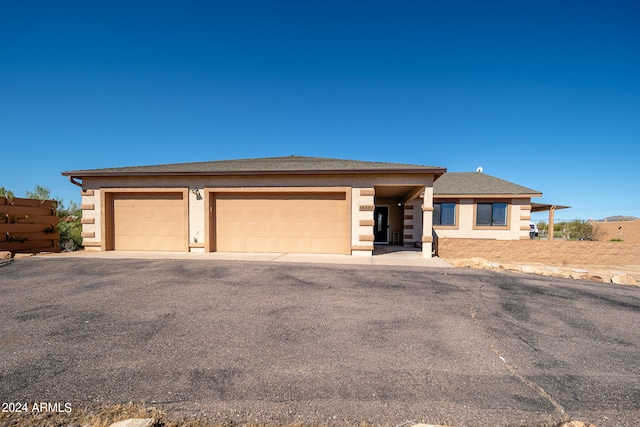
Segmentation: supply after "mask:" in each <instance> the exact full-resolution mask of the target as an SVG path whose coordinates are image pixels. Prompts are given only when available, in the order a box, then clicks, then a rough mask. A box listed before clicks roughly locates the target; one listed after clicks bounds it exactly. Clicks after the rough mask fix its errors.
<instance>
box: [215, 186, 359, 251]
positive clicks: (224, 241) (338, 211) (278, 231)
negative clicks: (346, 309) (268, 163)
mask: <svg viewBox="0 0 640 427" xmlns="http://www.w3.org/2000/svg"><path fill="white" fill-rule="evenodd" d="M212 197H213V200H212V205H213V206H214V209H213V211H214V215H213V219H212V221H213V229H214V238H215V250H217V251H221V252H239V251H243V252H294V253H345V252H346V248H348V238H349V227H348V224H347V220H348V215H347V212H348V211H347V201H346V194H345V193H304V194H296V193H219V194H214V195H213V196H212Z"/></svg>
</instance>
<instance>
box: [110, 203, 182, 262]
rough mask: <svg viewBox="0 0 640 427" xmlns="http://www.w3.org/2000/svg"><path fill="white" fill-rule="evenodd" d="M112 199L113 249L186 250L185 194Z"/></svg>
mask: <svg viewBox="0 0 640 427" xmlns="http://www.w3.org/2000/svg"><path fill="white" fill-rule="evenodd" d="M111 198H112V208H111V212H112V222H111V223H112V227H113V233H112V236H113V237H112V238H113V245H112V246H113V249H115V250H145V251H146V250H149V251H154V250H155V251H183V250H185V242H186V239H187V236H186V213H185V209H186V208H185V201H184V200H183V194H182V193H122V194H118V193H115V194H112V196H111Z"/></svg>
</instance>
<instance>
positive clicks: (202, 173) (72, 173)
mask: <svg viewBox="0 0 640 427" xmlns="http://www.w3.org/2000/svg"><path fill="white" fill-rule="evenodd" d="M445 172H446V169H442V168H432V169H335V170H278V171H215V172H212V171H193V172H149V171H139V172H138V171H133V172H125V171H99V170H95V171H93V170H86V171H85V170H78V171H68V172H62V175H64V176H72V177H75V178H83V177H94V176H95V177H102V176H223V175H225V176H229V175H315V174H318V175H321V174H322V175H327V174H333V175H351V174H381V173H392V174H443V173H445Z"/></svg>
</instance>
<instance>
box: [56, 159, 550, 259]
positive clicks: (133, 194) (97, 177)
mask: <svg viewBox="0 0 640 427" xmlns="http://www.w3.org/2000/svg"><path fill="white" fill-rule="evenodd" d="M63 175H64V176H67V177H68V178H69V180H70V181H71V182H72V183H74V184H76V185H78V186H80V187H81V188H82V192H81V194H82V206H81V207H82V212H83V215H82V224H83V233H82V235H83V240H84V247H85V249H87V250H102V251H108V250H138V251H185V252H187V251H191V252H214V251H218V252H293V253H335V254H350V255H365V256H371V255H372V252H373V249H374V244H403V245H405V246H420V247H422V253H423V256H425V257H431V256H432V242H433V239H434V230H435V231H436V233H437V234H438V235H440V234H442V236H443V237H444V236H446V237H456V238H458V237H459V238H464V237H482V238H494V239H522V238H528V236H529V234H528V227H529V219H530V211H531V204H530V198H531V197H536V196H541V193H539V192H537V191H535V190H531V189H527V188H525V187H522V186H518V185H516V184H512V183H509V182H507V181H503V180H500V179H498V178H494V177H491V176H489V175H484V174H480V173H477V172H476V173H472V174H470V175H467V174H458V173H446V169H445V168H443V167H438V166H422V165H412V164H397V163H385V162H365V161H355V160H340V159H328V158H318V157H301V156H290V157H271V158H258V159H240V160H222V161H211V162H194V163H177V164H167V165H155V166H133V167H121V168H106V169H91V170H74V171H67V172H63Z"/></svg>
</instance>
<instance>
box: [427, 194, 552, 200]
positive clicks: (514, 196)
mask: <svg viewBox="0 0 640 427" xmlns="http://www.w3.org/2000/svg"><path fill="white" fill-rule="evenodd" d="M433 197H434V198H435V197H441V198H451V199H474V198H480V197H482V198H505V197H509V198H512V199H521V198H527V197H542V193H487V194H484V193H475V194H470V193H460V194H456V193H447V194H437V193H435V194H434V195H433Z"/></svg>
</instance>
